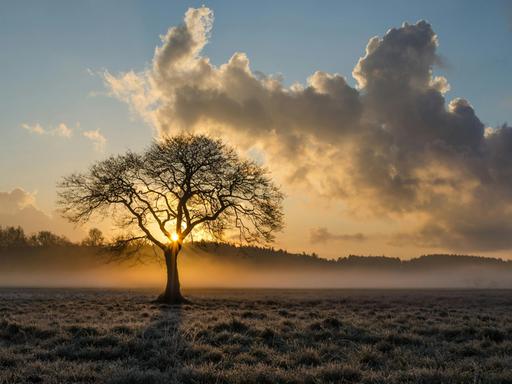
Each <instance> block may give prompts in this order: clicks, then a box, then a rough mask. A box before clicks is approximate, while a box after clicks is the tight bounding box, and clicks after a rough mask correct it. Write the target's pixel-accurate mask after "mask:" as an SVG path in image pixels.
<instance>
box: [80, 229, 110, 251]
mask: <svg viewBox="0 0 512 384" xmlns="http://www.w3.org/2000/svg"><path fill="white" fill-rule="evenodd" d="M82 245H85V246H87V247H102V246H103V245H105V237H104V236H103V233H102V232H101V231H100V230H99V229H98V228H92V229H90V230H89V234H88V236H87V237H86V238H85V239H84V240H82Z"/></svg>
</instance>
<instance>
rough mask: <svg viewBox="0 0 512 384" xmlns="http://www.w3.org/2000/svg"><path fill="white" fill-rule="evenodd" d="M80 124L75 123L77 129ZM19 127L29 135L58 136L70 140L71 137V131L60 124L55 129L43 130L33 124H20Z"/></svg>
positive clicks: (41, 127) (40, 126) (36, 124)
mask: <svg viewBox="0 0 512 384" xmlns="http://www.w3.org/2000/svg"><path fill="white" fill-rule="evenodd" d="M79 125H80V124H79V123H77V127H78V126H79ZM21 127H22V128H24V129H26V130H27V131H29V132H30V133H34V134H37V135H50V136H58V137H64V138H67V139H69V138H71V136H73V130H72V129H71V128H69V127H68V126H67V125H66V124H64V123H60V124H58V125H57V126H56V127H49V128H46V129H45V128H43V126H42V125H41V124H39V123H35V124H32V125H30V124H26V123H24V124H21Z"/></svg>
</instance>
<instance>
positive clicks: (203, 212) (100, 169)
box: [59, 134, 283, 303]
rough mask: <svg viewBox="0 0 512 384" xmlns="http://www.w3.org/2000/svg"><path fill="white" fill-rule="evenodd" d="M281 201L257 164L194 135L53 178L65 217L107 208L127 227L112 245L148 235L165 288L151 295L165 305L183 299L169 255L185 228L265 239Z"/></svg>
mask: <svg viewBox="0 0 512 384" xmlns="http://www.w3.org/2000/svg"><path fill="white" fill-rule="evenodd" d="M282 200H283V195H282V193H281V192H280V191H279V189H278V188H277V187H276V186H275V185H274V184H273V182H272V181H271V179H270V177H269V174H268V172H267V171H266V170H265V169H264V168H262V167H261V166H259V165H257V164H256V163H254V162H252V161H249V160H244V159H241V158H239V156H238V155H237V154H236V152H235V151H234V150H233V149H232V148H229V147H227V146H226V145H225V144H223V143H222V142H221V141H220V140H214V139H211V138H209V137H207V136H202V135H200V136H197V135H187V134H182V135H178V136H174V137H169V138H165V139H163V140H161V141H155V142H154V143H153V144H152V145H151V146H150V147H149V148H148V149H147V150H146V151H145V152H144V153H141V154H137V153H133V152H128V153H126V154H124V155H119V156H112V157H110V158H108V159H106V160H103V161H100V162H98V163H96V164H94V165H93V166H92V167H91V168H90V169H89V170H88V171H87V172H85V173H76V174H72V175H70V176H67V177H65V178H64V179H63V180H62V182H61V183H60V184H59V204H60V206H61V208H62V211H63V214H64V216H65V217H67V218H68V219H69V220H71V221H72V222H75V223H83V222H86V221H87V220H89V218H90V217H91V215H93V214H100V215H107V214H108V215H111V216H112V217H115V218H116V222H117V223H118V225H119V226H121V227H122V228H124V229H125V231H124V232H125V233H128V231H129V230H130V229H131V230H132V232H130V233H133V234H132V235H130V236H123V237H122V238H119V239H117V240H116V242H115V245H116V247H117V248H119V249H125V248H126V247H127V246H129V245H130V244H137V243H138V244H140V243H141V241H142V242H144V241H148V242H150V243H152V244H153V245H155V246H157V247H158V248H160V249H161V250H162V251H163V255H164V258H165V265H166V269H167V286H166V289H165V291H164V292H163V293H162V294H161V295H160V296H159V298H158V300H159V301H161V302H167V303H181V302H184V301H186V300H185V299H184V298H183V296H182V295H181V292H180V283H179V278H178V269H177V258H178V253H179V252H180V250H181V248H182V244H183V241H184V240H185V239H186V238H187V237H188V236H189V235H190V234H191V233H193V232H196V231H202V233H207V234H209V235H210V236H212V237H213V238H215V239H218V240H222V239H223V237H224V235H225V234H233V233H234V232H235V231H236V233H237V236H239V239H240V241H241V242H249V243H251V242H255V241H264V242H270V241H272V240H273V233H274V232H275V231H277V230H280V229H281V228H282V226H283V211H282ZM134 229H135V231H133V230H134Z"/></svg>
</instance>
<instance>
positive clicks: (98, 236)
mask: <svg viewBox="0 0 512 384" xmlns="http://www.w3.org/2000/svg"><path fill="white" fill-rule="evenodd" d="M103 245H105V238H104V236H103V234H102V233H101V231H100V230H99V229H97V228H93V229H91V230H90V231H89V234H88V235H87V237H86V238H85V239H83V240H82V241H81V242H79V243H74V242H72V241H71V240H69V239H68V238H66V237H65V236H60V235H57V234H55V233H53V232H51V231H39V232H36V233H33V234H30V235H28V234H26V233H25V231H24V230H23V228H21V227H5V228H4V227H1V226H0V249H1V248H3V249H13V248H27V247H63V246H103Z"/></svg>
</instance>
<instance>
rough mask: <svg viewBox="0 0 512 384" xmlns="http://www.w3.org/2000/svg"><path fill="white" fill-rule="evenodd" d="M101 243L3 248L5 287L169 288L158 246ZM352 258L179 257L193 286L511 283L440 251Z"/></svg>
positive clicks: (237, 252) (505, 274) (227, 251)
mask: <svg viewBox="0 0 512 384" xmlns="http://www.w3.org/2000/svg"><path fill="white" fill-rule="evenodd" d="M112 259H113V257H112V255H111V254H109V253H107V252H105V251H101V250H99V249H97V248H94V247H83V246H82V247H79V246H69V247H49V248H42V249H41V248H27V249H17V250H16V249H11V250H4V251H2V252H1V253H0V286H4V287H77V288H78V287H82V288H98V287H109V288H162V287H163V286H164V285H165V277H166V275H165V269H164V265H163V258H162V256H161V255H160V254H159V253H158V252H157V251H154V250H153V249H151V248H147V249H143V250H142V251H141V252H140V253H139V254H138V255H137V259H135V258H132V259H128V260H125V261H122V262H114V261H112ZM364 259H365V260H366V261H363V258H360V257H359V258H358V257H349V258H341V259H339V260H338V261H333V260H325V259H321V258H318V257H316V256H315V255H304V254H290V253H287V252H286V251H281V250H280V251H275V250H271V249H265V248H256V247H235V246H230V245H226V244H202V245H192V244H189V245H187V246H185V247H184V249H183V252H182V253H181V254H180V258H179V268H180V279H181V282H182V287H183V288H184V289H185V290H186V289H189V288H318V289H321V288H358V289H364V288H368V289H372V288H385V289H399V288H411V289H414V288H512V263H510V262H504V261H501V260H499V259H491V258H478V257H468V256H465V257H464V256H462V257H461V256H451V255H435V256H424V257H421V258H413V259H412V260H409V261H402V260H398V259H394V258H385V257H373V258H368V257H365V258H364Z"/></svg>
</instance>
